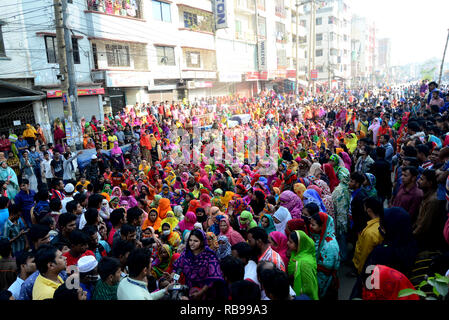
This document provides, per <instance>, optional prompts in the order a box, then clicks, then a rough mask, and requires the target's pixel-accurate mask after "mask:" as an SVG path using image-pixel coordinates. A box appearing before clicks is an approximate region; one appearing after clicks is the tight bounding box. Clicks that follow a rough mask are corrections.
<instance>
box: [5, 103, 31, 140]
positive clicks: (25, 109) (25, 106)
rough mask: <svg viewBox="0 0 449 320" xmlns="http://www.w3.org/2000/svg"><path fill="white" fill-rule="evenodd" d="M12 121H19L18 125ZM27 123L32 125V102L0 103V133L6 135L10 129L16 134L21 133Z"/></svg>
mask: <svg viewBox="0 0 449 320" xmlns="http://www.w3.org/2000/svg"><path fill="white" fill-rule="evenodd" d="M14 121H20V125H18V126H15V125H14ZM27 123H29V124H31V125H34V124H35V119H34V112H33V102H29V101H25V102H8V103H1V104H0V133H1V134H5V135H6V136H7V137H8V135H9V131H10V130H11V129H12V130H14V133H15V134H17V136H20V135H21V134H22V133H23V130H25V129H26V125H27Z"/></svg>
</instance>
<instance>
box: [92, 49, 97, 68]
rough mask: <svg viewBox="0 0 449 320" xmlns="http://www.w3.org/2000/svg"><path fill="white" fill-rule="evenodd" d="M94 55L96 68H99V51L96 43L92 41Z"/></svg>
mask: <svg viewBox="0 0 449 320" xmlns="http://www.w3.org/2000/svg"><path fill="white" fill-rule="evenodd" d="M92 55H93V56H94V68H95V70H98V53H97V44H96V43H92Z"/></svg>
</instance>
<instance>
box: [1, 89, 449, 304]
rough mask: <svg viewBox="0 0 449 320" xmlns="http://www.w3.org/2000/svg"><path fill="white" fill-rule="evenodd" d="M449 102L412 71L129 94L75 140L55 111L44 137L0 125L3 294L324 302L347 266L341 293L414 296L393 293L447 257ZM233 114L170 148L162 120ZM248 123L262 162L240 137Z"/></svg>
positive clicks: (207, 120) (181, 122) (191, 121)
mask: <svg viewBox="0 0 449 320" xmlns="http://www.w3.org/2000/svg"><path fill="white" fill-rule="evenodd" d="M448 107H449V94H448V93H447V92H443V91H440V90H439V89H438V85H437V84H436V83H435V82H431V83H427V82H425V81H423V82H422V83H420V84H419V85H411V84H410V85H403V86H401V87H399V88H397V89H395V90H391V88H390V87H382V88H375V90H374V89H366V88H356V89H354V90H332V91H327V92H325V91H323V92H322V93H317V94H315V95H310V94H307V93H304V92H301V94H299V95H293V94H279V93H276V92H274V91H262V92H261V93H260V94H259V95H258V96H256V97H252V98H248V97H239V96H229V97H214V98H209V99H202V100H195V101H192V102H189V101H186V100H183V101H179V102H177V103H176V102H172V103H169V102H168V101H166V102H160V103H156V102H153V103H147V104H136V105H135V106H129V107H127V108H125V109H123V110H122V111H120V112H118V113H117V114H105V115H104V121H100V120H97V119H96V118H95V117H92V119H91V120H90V121H89V122H87V121H86V119H84V118H83V119H82V120H81V127H82V134H83V142H82V144H83V149H82V150H81V151H74V150H72V149H71V148H70V147H69V146H68V145H67V137H66V132H65V130H64V126H63V125H62V123H61V121H59V120H58V119H57V120H56V121H55V122H54V125H53V130H52V135H53V137H52V138H53V141H54V143H48V142H47V140H46V137H45V134H44V132H43V131H42V129H41V128H40V126H39V125H35V126H32V125H30V124H28V125H27V128H26V130H25V131H24V132H23V133H22V134H21V135H16V134H14V133H10V134H9V136H8V137H7V136H6V134H4V135H3V136H2V137H1V139H0V163H1V166H0V180H1V181H0V187H1V188H2V190H1V192H2V195H1V197H0V256H1V259H0V290H1V299H3V300H6V299H17V300H44V299H60V300H86V299H87V300H157V299H170V300H215V301H227V300H232V301H257V300H270V299H271V300H336V299H338V298H339V287H340V285H339V270H340V269H341V268H342V267H343V265H345V266H346V267H347V268H348V269H349V270H352V271H351V274H352V276H354V277H356V279H357V281H356V284H355V286H354V288H353V290H352V293H351V296H350V298H351V299H353V298H360V299H365V300H398V299H413V300H418V299H419V297H418V295H416V294H411V295H408V296H405V297H399V292H400V291H401V290H403V289H415V288H416V287H417V285H418V284H420V283H421V282H422V281H423V280H425V279H426V277H427V276H434V275H435V274H441V275H445V274H446V273H447V272H449V263H448V261H449V222H448V221H447V217H448V200H449V196H448V194H449V178H448V174H449V134H448V131H449V130H448V127H449V120H448V113H449V112H448ZM239 115H248V116H249V118H248V119H249V120H248V121H243V120H242V119H243V118H240V120H238V121H237V123H234V125H233V126H234V129H236V130H237V131H239V132H241V133H243V135H244V139H243V140H242V141H237V140H238V139H234V144H233V145H234V147H233V145H232V144H231V146H229V145H228V144H225V143H222V144H221V140H220V141H219V144H218V145H219V146H222V148H221V149H220V148H216V147H215V148H213V149H212V151H211V153H210V155H209V154H207V155H208V156H210V157H205V156H204V153H206V151H205V150H211V149H210V148H209V149H206V148H207V147H208V145H209V146H210V145H212V143H216V142H217V141H216V139H217V137H216V136H214V135H211V134H209V135H208V136H207V139H203V140H202V145H201V148H200V152H202V153H201V157H200V158H199V161H198V163H196V162H195V161H193V160H194V155H193V152H191V153H188V154H187V157H189V156H190V158H188V160H190V161H187V163H186V162H185V161H184V162H180V161H178V160H179V158H180V157H182V156H184V155H185V154H183V153H182V152H181V151H179V152H173V150H180V149H179V148H178V147H179V145H180V143H181V142H180V139H178V138H174V137H177V136H174V135H173V133H174V132H175V131H177V130H178V129H184V130H185V132H187V133H188V135H187V136H188V138H190V139H191V140H190V139H188V143H187V144H188V145H189V144H190V145H191V146H193V145H195V143H196V142H194V140H193V134H194V131H195V129H197V128H202V130H204V131H205V132H208V131H211V130H214V132H219V133H222V134H223V135H224V136H227V135H229V132H230V131H229V127H230V123H231V122H232V121H231V120H230V119H231V118H232V119H234V120H235V116H239ZM234 122H235V121H234ZM260 129H266V130H268V132H271V133H273V132H275V133H276V136H277V137H278V144H277V145H276V146H278V148H274V146H271V148H267V150H266V153H267V154H268V153H269V150H268V149H271V151H272V150H276V154H275V155H274V156H273V155H272V153H270V157H271V158H270V161H269V162H270V164H275V165H276V169H275V170H274V171H273V172H271V173H267V170H264V169H266V166H267V163H265V162H263V161H262V160H261V159H260V158H259V157H256V158H255V161H253V158H254V157H253V154H252V150H251V149H249V148H248V147H247V144H249V143H250V142H251V141H249V140H251V139H252V138H251V137H252V136H251V135H250V132H252V131H257V130H260ZM220 137H221V136H220ZM214 139H215V141H214ZM195 141H196V140H195ZM216 145H217V144H215V146H216ZM239 147H241V148H240V149H239ZM237 149H239V150H241V151H242V152H240V153H237V154H235V152H234V155H235V156H234V157H231V158H226V160H224V161H220V162H216V161H215V160H214V159H215V158H214V157H213V155H216V154H217V153H223V154H232V152H233V151H235V150H237ZM277 150H278V151H277ZM208 152H209V151H208ZM373 270H374V272H373ZM373 275H375V277H376V279H375V282H374V283H377V284H378V285H370V281H368V280H367V279H368V277H370V276H371V277H372V276H373ZM422 290H427V292H428V293H429V294H430V295H434V294H435V292H434V290H433V288H432V287H430V288H429V287H427V288H424V289H422ZM340 298H341V297H340ZM345 298H349V297H345Z"/></svg>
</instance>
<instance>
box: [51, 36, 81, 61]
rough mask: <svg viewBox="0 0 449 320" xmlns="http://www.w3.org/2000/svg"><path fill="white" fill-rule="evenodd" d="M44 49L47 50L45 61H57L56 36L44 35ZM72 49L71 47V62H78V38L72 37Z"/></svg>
mask: <svg viewBox="0 0 449 320" xmlns="http://www.w3.org/2000/svg"><path fill="white" fill-rule="evenodd" d="M44 40H45V51H46V52H47V62H48V63H58V42H57V40H56V37H53V36H45V37H44ZM72 49H73V62H74V63H75V64H80V63H81V59H80V50H79V46H78V39H76V38H72Z"/></svg>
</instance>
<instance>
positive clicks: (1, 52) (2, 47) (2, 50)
mask: <svg viewBox="0 0 449 320" xmlns="http://www.w3.org/2000/svg"><path fill="white" fill-rule="evenodd" d="M0 57H6V51H5V44H4V43H3V33H2V24H1V22H0Z"/></svg>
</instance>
